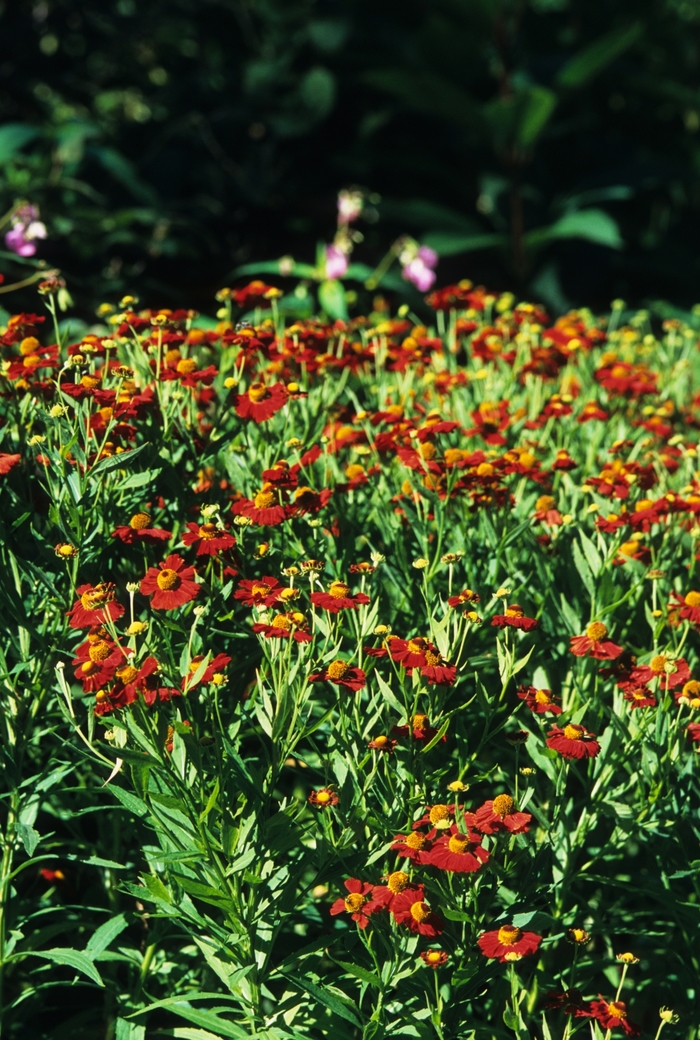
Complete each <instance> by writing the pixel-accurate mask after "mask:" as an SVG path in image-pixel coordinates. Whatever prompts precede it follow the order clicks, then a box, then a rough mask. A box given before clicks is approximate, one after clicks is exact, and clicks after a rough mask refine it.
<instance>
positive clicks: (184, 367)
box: [177, 357, 197, 376]
mask: <svg viewBox="0 0 700 1040" xmlns="http://www.w3.org/2000/svg"><path fill="white" fill-rule="evenodd" d="M196 369H197V362H196V361H195V359H194V358H191V357H188V358H183V359H182V361H178V363H177V372H178V375H181V376H189V375H192V373H193V372H195V371H196Z"/></svg>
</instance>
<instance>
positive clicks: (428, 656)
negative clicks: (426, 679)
mask: <svg viewBox="0 0 700 1040" xmlns="http://www.w3.org/2000/svg"><path fill="white" fill-rule="evenodd" d="M440 661H442V656H441V655H440V654H435V653H433V651H432V650H426V651H425V663H426V664H427V665H428V667H429V668H435V666H436V665H438V664H440Z"/></svg>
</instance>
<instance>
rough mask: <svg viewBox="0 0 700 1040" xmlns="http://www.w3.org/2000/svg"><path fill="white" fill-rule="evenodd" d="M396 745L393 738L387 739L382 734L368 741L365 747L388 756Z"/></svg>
mask: <svg viewBox="0 0 700 1040" xmlns="http://www.w3.org/2000/svg"><path fill="white" fill-rule="evenodd" d="M397 744H398V741H397V740H394V738H393V737H387V736H385V735H384V734H381V735H380V736H378V737H374V738H373V739H372V740H370V741H369V743H368V744H367V747H368V748H371V749H372V751H384V752H385V753H386V754H388V755H390V754H391V753H392V752H393V750H394V748H395V747H396V745H397Z"/></svg>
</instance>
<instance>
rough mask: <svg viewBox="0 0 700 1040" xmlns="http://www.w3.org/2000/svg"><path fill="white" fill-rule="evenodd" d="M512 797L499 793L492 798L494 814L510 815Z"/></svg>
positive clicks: (512, 804) (512, 803) (512, 805)
mask: <svg viewBox="0 0 700 1040" xmlns="http://www.w3.org/2000/svg"><path fill="white" fill-rule="evenodd" d="M514 804H515V803H514V802H513V799H512V798H511V796H510V795H509V794H499V795H497V797H496V798H494V800H493V811H494V813H495V814H496V816H502V817H506V816H510V814H511V813H512V812H513V807H514Z"/></svg>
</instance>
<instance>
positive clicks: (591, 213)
mask: <svg viewBox="0 0 700 1040" xmlns="http://www.w3.org/2000/svg"><path fill="white" fill-rule="evenodd" d="M560 238H583V239H585V240H586V241H588V242H595V243H596V244H597V245H600V246H607V247H608V248H609V249H622V246H623V244H624V243H623V241H622V237H621V236H620V230H619V228H618V226H617V223H616V221H614V220H613V218H612V217H611V216H610V215H609V214H608V213H606V212H605V210H602V209H594V208H592V209H580V210H578V211H577V212H576V213H565V214H564V216H563V217H560V218H559V220H557V221H556V222H555V223H554V224H550V225H549V227H544V228H535V229H534V230H533V231H528V233H527V234H526V235H525V236H524V242H525V245H526V246H527V247H528V248H529V249H532V248H533V247H537V246H539V245H543V244H545V243H546V242H551V241H555V240H556V239H560Z"/></svg>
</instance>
